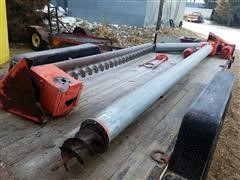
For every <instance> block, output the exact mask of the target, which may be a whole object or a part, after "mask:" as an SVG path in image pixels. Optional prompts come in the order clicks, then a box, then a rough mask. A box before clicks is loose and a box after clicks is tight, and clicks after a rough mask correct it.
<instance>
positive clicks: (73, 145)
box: [54, 45, 212, 169]
mask: <svg viewBox="0 0 240 180" xmlns="http://www.w3.org/2000/svg"><path fill="white" fill-rule="evenodd" d="M211 51H212V46H211V45H205V46H204V47H202V48H201V49H199V50H198V51H196V52H195V53H193V54H192V55H191V56H189V57H188V58H186V59H184V60H183V61H182V62H180V63H178V64H177V65H175V66H173V67H172V68H170V69H168V70H167V71H165V72H163V73H161V74H159V75H158V76H157V77H155V78H154V79H152V80H151V81H149V82H148V83H146V84H144V85H143V86H141V87H140V88H138V89H136V90H135V91H133V92H131V93H130V94H128V95H127V96H124V97H122V98H120V99H119V100H117V101H115V102H114V103H113V104H112V105H110V106H109V107H107V108H106V109H105V110H103V111H102V112H101V113H100V114H99V115H98V116H97V117H96V118H94V119H87V120H85V121H83V123H82V124H81V128H80V130H79V131H78V132H77V133H76V135H75V136H74V137H73V138H70V139H67V140H66V141H65V142H64V143H63V145H62V147H61V148H60V149H61V153H62V161H61V162H59V163H58V164H57V165H56V167H55V168H54V169H57V168H58V167H59V166H62V165H64V166H65V167H66V168H67V166H66V162H67V161H69V160H70V159H71V158H73V157H75V158H77V159H78V160H79V162H81V163H82V164H83V160H82V157H84V156H83V152H85V151H86V150H87V151H88V152H90V153H91V154H93V153H95V152H99V153H102V152H104V151H106V150H107V148H108V146H109V144H110V142H111V141H112V140H113V139H114V138H115V137H116V136H117V135H118V134H119V133H120V132H122V131H123V130H124V129H125V128H126V127H128V126H129V125H130V124H131V123H132V122H133V121H135V120H136V119H137V117H138V116H139V115H141V114H142V113H143V112H144V111H146V110H147V109H148V108H149V107H150V106H151V105H153V104H154V103H155V102H156V101H157V100H158V99H159V97H161V96H162V95H163V94H164V93H166V92H167V91H168V90H169V89H170V88H171V87H173V86H174V85H175V84H176V83H177V82H178V81H179V80H180V79H182V78H183V77H184V76H185V75H186V74H187V73H189V72H190V71H191V70H192V69H193V68H194V67H195V66H196V65H198V64H199V63H200V62H201V61H203V60H204V59H205V58H206V57H207V56H208V55H209V54H210V53H211Z"/></svg>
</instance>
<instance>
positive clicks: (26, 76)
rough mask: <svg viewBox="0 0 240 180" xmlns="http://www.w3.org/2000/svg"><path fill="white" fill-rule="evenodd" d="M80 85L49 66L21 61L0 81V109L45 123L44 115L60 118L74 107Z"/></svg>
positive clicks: (52, 66) (80, 88)
mask: <svg viewBox="0 0 240 180" xmlns="http://www.w3.org/2000/svg"><path fill="white" fill-rule="evenodd" d="M82 88H83V82H82V81H78V80H76V79H74V78H73V77H71V76H70V75H68V74H67V73H65V72H64V71H62V70H61V69H59V68H58V67H57V66H55V65H53V64H48V65H43V66H34V67H32V68H31V65H30V63H29V61H27V60H25V59H23V60H21V61H20V62H19V63H18V64H17V65H16V66H15V67H14V68H13V69H11V71H10V72H9V73H8V74H7V75H5V76H4V77H3V78H2V79H1V80H0V108H2V109H3V110H5V111H8V112H11V113H14V114H16V115H18V116H21V117H24V118H26V119H29V120H32V121H35V122H38V123H45V122H46V121H47V117H46V114H49V115H51V116H53V117H55V116H62V115H65V114H66V113H68V112H69V111H71V110H72V108H73V107H74V106H76V105H77V103H78V100H79V97H80V94H81V91H82Z"/></svg>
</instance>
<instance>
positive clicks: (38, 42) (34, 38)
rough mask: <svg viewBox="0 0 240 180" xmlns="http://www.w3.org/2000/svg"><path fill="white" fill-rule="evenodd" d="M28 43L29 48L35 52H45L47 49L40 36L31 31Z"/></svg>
mask: <svg viewBox="0 0 240 180" xmlns="http://www.w3.org/2000/svg"><path fill="white" fill-rule="evenodd" d="M30 43H31V47H32V49H33V50H35V51H41V50H46V49H48V48H47V43H46V42H45V41H44V40H42V38H41V35H40V34H39V33H38V32H37V31H35V30H33V31H32V33H31V36H30Z"/></svg>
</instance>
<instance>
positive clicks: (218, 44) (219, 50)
mask: <svg viewBox="0 0 240 180" xmlns="http://www.w3.org/2000/svg"><path fill="white" fill-rule="evenodd" d="M207 41H208V42H209V43H211V44H212V46H213V51H212V52H211V54H210V55H211V56H214V55H216V54H220V56H221V58H223V59H231V58H232V56H233V53H234V50H235V45H234V44H230V43H229V42H226V41H225V40H223V39H222V38H220V37H218V36H217V35H215V34H213V33H211V32H210V33H209V36H208V40H207Z"/></svg>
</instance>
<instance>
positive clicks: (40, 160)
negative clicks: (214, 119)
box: [0, 53, 226, 179]
mask: <svg viewBox="0 0 240 180" xmlns="http://www.w3.org/2000/svg"><path fill="white" fill-rule="evenodd" d="M153 56H155V54H154V53H150V54H148V55H145V56H143V57H141V58H138V59H136V60H134V61H131V62H129V63H127V64H124V65H121V66H118V67H116V68H113V69H111V70H108V71H104V72H101V73H99V74H97V75H93V76H89V77H87V78H85V79H84V91H83V94H82V96H81V99H80V103H79V105H78V107H76V108H75V109H74V110H73V111H72V112H71V113H70V114H68V115H67V116H65V117H61V118H54V119H51V120H49V122H48V123H47V124H45V125H38V124H34V123H32V122H30V121H26V120H24V119H22V118H20V117H17V116H15V115H12V114H9V113H6V112H4V111H2V110H1V111H0V160H1V161H2V162H3V163H4V164H5V166H6V168H7V169H8V171H9V174H10V175H11V176H13V177H14V178H16V179H35V178H37V179H68V178H78V179H110V178H112V179H146V177H147V176H148V175H149V173H150V172H151V170H152V168H153V167H154V166H155V165H157V163H156V162H154V161H153V160H152V159H151V158H150V156H149V154H150V153H151V151H153V150H155V149H160V150H163V151H166V152H168V153H171V151H172V149H173V145H174V142H175V140H176V137H177V133H178V129H179V127H180V124H181V119H182V117H183V115H184V113H185V112H186V111H187V110H188V107H189V106H190V105H191V103H192V102H193V101H194V99H195V97H196V96H197V95H198V94H199V93H200V92H201V90H202V89H203V88H204V86H205V85H206V84H207V83H208V82H209V81H210V80H211V78H212V77H213V76H214V74H215V73H216V72H217V71H219V70H221V69H222V67H220V65H225V63H226V61H224V60H221V59H218V58H207V59H206V60H204V61H203V62H202V63H201V64H200V65H198V67H196V68H195V69H194V70H193V71H192V72H191V73H189V74H188V75H187V76H186V77H185V78H184V79H182V80H181V81H180V82H179V83H178V84H177V85H176V86H174V87H173V88H172V89H171V90H170V91H169V92H168V93H167V94H165V95H164V97H162V98H160V99H159V100H158V101H157V102H156V103H155V104H154V105H153V106H152V107H151V108H150V109H149V110H147V111H146V112H145V113H144V114H142V115H141V116H140V117H139V118H138V119H137V120H136V121H135V122H134V123H133V124H131V125H130V126H129V127H128V128H127V129H125V130H124V131H123V132H122V133H121V134H120V135H119V136H118V137H117V138H116V139H115V140H114V141H113V142H112V144H111V146H110V148H109V149H108V151H107V152H106V153H103V154H98V155H96V156H95V157H92V158H90V159H89V160H88V161H87V163H86V165H85V166H84V167H82V166H80V165H79V164H78V163H77V162H76V161H74V162H71V164H70V169H71V173H67V172H66V171H65V170H64V168H60V169H59V170H57V171H55V172H52V171H51V170H50V169H51V167H52V166H53V165H54V163H55V162H56V161H57V160H58V159H59V158H60V150H59V148H58V147H59V146H61V144H62V143H63V142H64V140H65V139H66V138H69V137H72V136H73V135H74V133H75V132H77V131H78V129H79V127H80V124H81V122H82V121H83V120H84V119H86V118H90V117H95V116H96V115H97V114H98V113H99V112H100V111H101V110H103V109H104V108H105V107H107V106H108V105H110V104H111V103H112V102H114V101H115V100H116V99H118V98H120V97H122V96H124V95H126V94H127V93H129V92H131V91H133V90H134V89H136V88H138V87H139V86H141V85H143V84H144V83H146V82H148V81H149V80H151V79H152V78H153V77H155V76H157V75H158V74H159V73H161V72H163V71H165V70H167V69H168V68H170V67H172V66H174V65H176V64H177V63H178V62H180V61H181V60H182V59H181V55H177V54H171V55H170V54H169V61H167V62H166V63H164V64H162V65H161V66H159V67H158V68H157V69H156V70H150V69H146V68H144V67H139V65H140V64H141V63H143V62H144V61H146V60H147V59H149V58H151V57H153ZM156 83H157V82H156Z"/></svg>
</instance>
